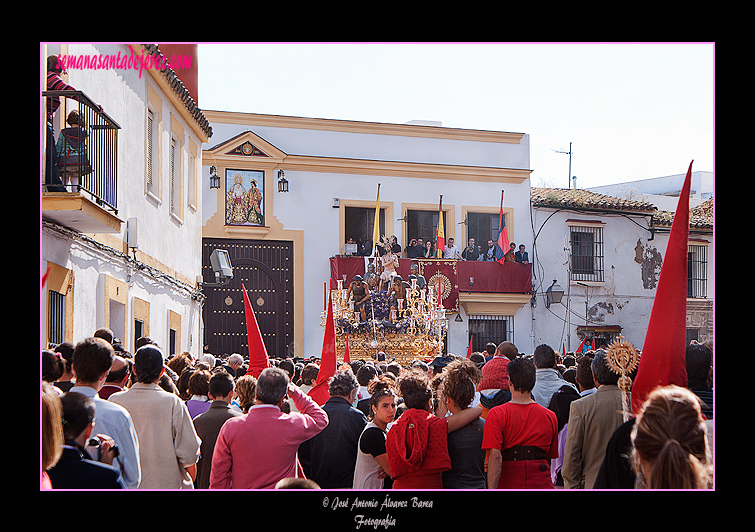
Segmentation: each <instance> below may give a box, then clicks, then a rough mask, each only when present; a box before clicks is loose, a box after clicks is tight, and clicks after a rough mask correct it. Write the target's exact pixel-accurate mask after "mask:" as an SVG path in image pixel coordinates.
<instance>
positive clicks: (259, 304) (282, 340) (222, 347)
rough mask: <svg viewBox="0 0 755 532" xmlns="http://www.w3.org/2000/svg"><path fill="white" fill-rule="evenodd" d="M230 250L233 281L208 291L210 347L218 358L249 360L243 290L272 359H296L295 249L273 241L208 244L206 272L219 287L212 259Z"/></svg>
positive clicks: (206, 331) (204, 250)
mask: <svg viewBox="0 0 755 532" xmlns="http://www.w3.org/2000/svg"><path fill="white" fill-rule="evenodd" d="M215 249H225V250H226V251H228V254H229V256H230V259H231V265H232V266H233V279H232V280H231V281H230V283H229V284H227V285H225V286H221V287H205V290H204V293H205V295H206V296H207V300H206V301H205V304H204V309H203V317H204V345H205V346H207V349H208V351H209V352H210V353H212V354H214V355H224V354H228V355H230V354H232V353H239V354H241V355H244V356H249V347H248V340H247V333H246V314H245V312H244V295H243V292H242V285H243V286H244V287H245V288H246V291H247V294H248V295H249V300H250V302H251V304H252V308H253V309H254V315H255V317H256V319H257V324H258V325H259V328H260V331H261V332H262V339H263V341H264V342H265V347H266V348H267V352H268V355H269V356H270V357H271V358H273V357H284V358H285V357H289V356H293V342H294V327H293V325H294V324H293V320H294V312H293V302H294V292H293V273H294V271H293V262H294V261H293V244H292V243H291V242H284V241H269V240H230V239H204V240H203V246H202V272H203V277H204V280H205V282H208V283H212V282H215V279H214V274H213V271H212V267H211V266H210V255H211V254H212V252H213V251H214V250H215Z"/></svg>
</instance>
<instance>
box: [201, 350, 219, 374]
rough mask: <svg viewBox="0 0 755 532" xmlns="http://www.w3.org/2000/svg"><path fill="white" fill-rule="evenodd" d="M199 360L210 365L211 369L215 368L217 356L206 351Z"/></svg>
mask: <svg viewBox="0 0 755 532" xmlns="http://www.w3.org/2000/svg"><path fill="white" fill-rule="evenodd" d="M197 362H199V363H204V364H207V365H208V366H210V371H212V370H213V369H214V368H215V357H214V356H212V355H211V354H210V353H204V354H203V355H202V356H201V357H199V360H197Z"/></svg>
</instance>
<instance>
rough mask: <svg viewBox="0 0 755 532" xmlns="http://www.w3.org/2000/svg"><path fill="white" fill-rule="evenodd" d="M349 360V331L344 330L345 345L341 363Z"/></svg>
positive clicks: (346, 362)
mask: <svg viewBox="0 0 755 532" xmlns="http://www.w3.org/2000/svg"><path fill="white" fill-rule="evenodd" d="M349 362H351V353H350V352H349V331H346V347H345V348H344V350H343V363H344V364H348V363H349Z"/></svg>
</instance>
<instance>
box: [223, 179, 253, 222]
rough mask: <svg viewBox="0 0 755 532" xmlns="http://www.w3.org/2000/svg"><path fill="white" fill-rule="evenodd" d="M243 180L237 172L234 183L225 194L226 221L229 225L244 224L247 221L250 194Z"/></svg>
mask: <svg viewBox="0 0 755 532" xmlns="http://www.w3.org/2000/svg"><path fill="white" fill-rule="evenodd" d="M242 181H243V177H242V176H241V175H240V174H236V175H235V176H234V177H233V185H232V186H231V187H230V188H229V189H228V191H227V192H226V194H225V223H226V224H228V225H238V224H243V223H246V221H247V211H248V210H249V207H248V199H247V198H248V196H247V192H246V189H245V188H244V185H243V184H242Z"/></svg>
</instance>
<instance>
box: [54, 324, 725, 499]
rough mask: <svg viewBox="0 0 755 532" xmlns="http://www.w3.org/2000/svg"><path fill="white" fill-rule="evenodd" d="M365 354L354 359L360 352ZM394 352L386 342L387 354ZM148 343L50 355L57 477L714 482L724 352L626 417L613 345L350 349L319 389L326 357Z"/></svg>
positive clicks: (103, 480) (708, 351) (281, 485)
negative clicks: (717, 382)
mask: <svg viewBox="0 0 755 532" xmlns="http://www.w3.org/2000/svg"><path fill="white" fill-rule="evenodd" d="M352 355H353V353H352ZM382 355H384V354H382ZM270 362H271V363H270V366H269V367H267V368H266V369H263V370H262V371H261V373H259V374H258V375H256V376H255V375H252V374H251V373H249V363H248V359H245V358H244V357H242V356H240V355H238V354H233V355H231V356H218V357H216V356H213V355H211V354H209V353H205V354H203V355H202V356H201V357H199V358H198V359H195V358H194V357H192V356H191V355H190V354H189V353H181V354H178V355H172V356H166V354H165V353H164V352H163V350H162V349H161V348H160V346H158V345H156V344H155V343H154V342H153V341H152V340H150V339H149V338H140V339H139V340H138V341H137V346H136V350H135V352H134V353H133V354H131V353H129V352H127V351H126V350H124V348H123V347H122V346H121V345H120V344H119V342H118V340H117V339H114V338H113V335H112V332H111V331H109V330H108V329H100V330H98V331H96V332H95V333H94V334H93V336H92V337H91V338H86V339H84V340H83V341H81V342H79V343H78V344H76V345H75V346H74V345H71V344H61V345H59V346H57V347H56V348H55V349H49V350H43V352H42V393H41V396H42V431H41V432H42V434H41V436H42V438H41V441H42V464H41V465H42V471H41V474H42V488H43V489H357V490H366V489H378V490H380V489H382V490H385V489H428V490H429V489H467V490H474V489H516V490H521V489H638V488H665V489H705V488H711V487H712V486H713V483H712V479H713V477H712V468H713V465H712V444H711V437H710V430H711V428H712V418H713V408H712V407H713V394H712V380H711V379H712V346H710V345H702V344H696V343H693V344H690V345H689V346H688V348H687V373H688V386H687V387H685V388H682V387H679V386H663V387H659V388H656V390H655V391H654V392H653V393H651V394H650V396H649V397H648V399H647V401H646V403H645V404H644V406H643V408H642V410H641V411H640V412H639V413H638V414H637V415H636V416H632V417H631V418H630V419H629V420H628V421H625V419H624V417H623V414H622V397H621V393H622V392H621V390H620V389H619V386H618V385H617V382H618V378H619V376H618V374H616V373H614V372H613V371H612V370H611V368H610V366H609V364H608V363H607V361H606V351H604V350H603V349H598V350H593V351H588V352H586V353H584V354H583V353H576V354H575V353H568V354H567V355H565V356H563V355H561V354H559V353H557V352H555V351H554V350H553V349H552V348H551V347H549V346H548V345H539V346H537V348H536V349H535V350H534V352H533V353H532V354H524V353H520V352H519V351H518V349H517V347H516V346H515V345H514V344H513V343H511V342H507V341H504V342H502V343H500V344H498V345H495V344H493V343H489V344H488V345H487V346H486V349H485V351H483V352H481V353H473V354H471V355H469V356H468V357H461V356H455V355H447V356H438V357H435V358H433V359H428V360H419V359H418V360H415V361H413V362H412V363H411V364H409V365H404V366H402V365H400V364H398V363H397V362H396V361H395V360H391V359H390V358H389V357H388V358H387V359H386V357H385V356H378V358H377V360H375V359H373V358H371V357H365V358H364V359H352V360H351V361H350V362H349V363H347V364H341V365H340V366H339V367H338V368H337V369H336V371H335V373H334V374H333V375H332V376H331V377H329V379H328V380H327V387H328V391H329V398H328V399H327V401H325V402H324V403H323V404H318V403H317V402H316V401H315V400H314V399H313V397H312V396H310V395H309V394H308V392H309V391H310V390H312V388H313V387H314V386H315V385H316V383H317V378H318V375H319V372H320V360H319V358H316V357H312V358H310V359H300V358H295V359H290V358H287V359H281V358H272V359H271V360H270Z"/></svg>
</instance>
